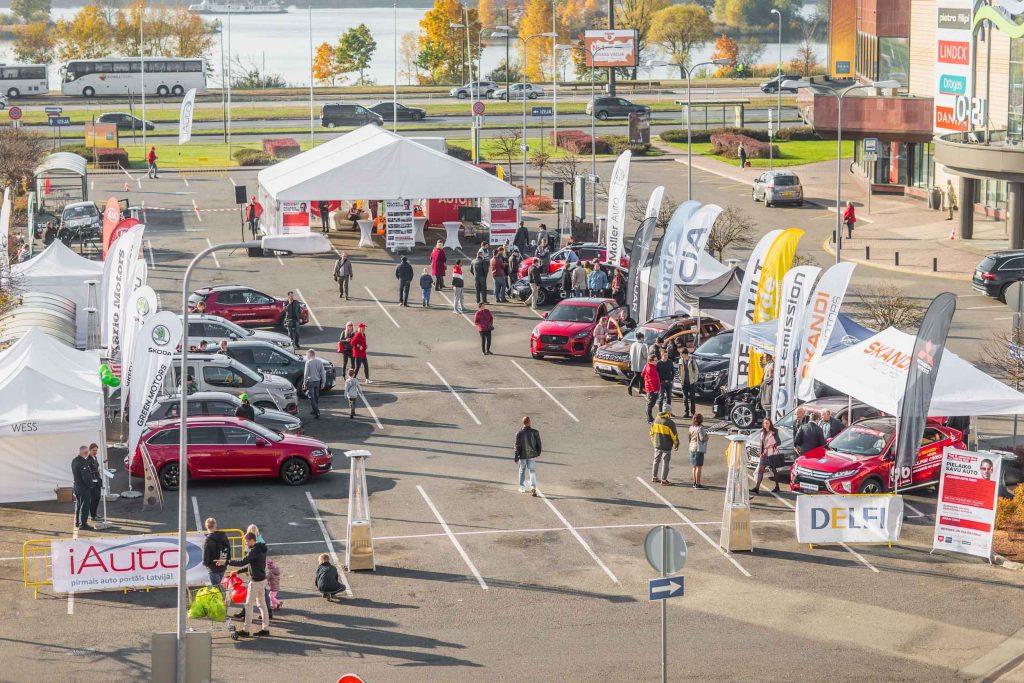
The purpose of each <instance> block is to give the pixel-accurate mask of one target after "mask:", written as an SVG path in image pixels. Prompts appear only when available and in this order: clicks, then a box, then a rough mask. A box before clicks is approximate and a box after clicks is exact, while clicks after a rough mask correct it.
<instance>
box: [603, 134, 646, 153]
mask: <svg viewBox="0 0 1024 683" xmlns="http://www.w3.org/2000/svg"><path fill="white" fill-rule="evenodd" d="M601 139H602V140H604V141H605V142H607V143H608V146H609V147H610V148H611V152H612V154H615V155H618V154H622V153H623V152H625V151H626V150H627V149H628V150H629V151H631V152H632V153H633V156H643V155H644V154H647V153H648V152H650V151H651V146H650V145H643V144H640V145H634V144H630V142H629V138H628V137H626V136H625V135H602V136H601Z"/></svg>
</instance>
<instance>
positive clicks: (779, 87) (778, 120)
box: [768, 7, 782, 145]
mask: <svg viewBox="0 0 1024 683" xmlns="http://www.w3.org/2000/svg"><path fill="white" fill-rule="evenodd" d="M772 14H775V15H777V16H778V17H779V73H778V78H776V79H775V85H776V87H775V92H776V94H777V95H778V106H777V107H776V109H775V125H776V126H778V127H779V129H781V128H782V12H780V11H779V10H777V9H775V8H774V7H773V8H772ZM768 137H769V140H768V144H769V145H770V144H771V142H772V141H771V139H770V138H771V126H768Z"/></svg>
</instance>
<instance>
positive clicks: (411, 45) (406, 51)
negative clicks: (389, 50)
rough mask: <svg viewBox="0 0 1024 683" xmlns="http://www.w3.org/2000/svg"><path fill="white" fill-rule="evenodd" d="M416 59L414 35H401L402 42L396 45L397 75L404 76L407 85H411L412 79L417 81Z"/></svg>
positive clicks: (417, 49) (416, 49) (416, 50)
mask: <svg viewBox="0 0 1024 683" xmlns="http://www.w3.org/2000/svg"><path fill="white" fill-rule="evenodd" d="M418 57H419V48H418V46H417V44H416V34H415V33H413V32H412V31H409V32H408V33H404V34H402V40H401V42H399V44H398V60H399V67H398V74H399V75H400V76H404V77H405V82H406V83H407V84H409V85H412V82H413V80H414V79H415V80H416V81H419V76H420V69H419V66H418V65H417V61H418V59H417V58H418Z"/></svg>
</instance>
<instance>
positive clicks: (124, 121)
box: [96, 113, 155, 130]
mask: <svg viewBox="0 0 1024 683" xmlns="http://www.w3.org/2000/svg"><path fill="white" fill-rule="evenodd" d="M96 123H116V124H117V129H118V130H142V128H143V125H145V128H146V130H153V129H154V128H155V126H154V125H153V123H152V122H150V121H143V120H142V119H140V118H139V117H137V116H132V115H131V114H122V113H110V114H100V115H99V117H98V118H97V119H96Z"/></svg>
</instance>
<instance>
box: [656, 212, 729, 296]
mask: <svg viewBox="0 0 1024 683" xmlns="http://www.w3.org/2000/svg"><path fill="white" fill-rule="evenodd" d="M721 213H722V207H720V206H717V205H715V204H705V205H704V206H702V207H700V208H699V209H697V210H696V211H694V212H693V215H692V216H691V217H690V219H689V220H688V221H687V223H686V225H685V226H684V227H683V234H682V235H681V237H680V240H679V244H678V245H677V247H676V253H677V254H678V256H679V258H678V259H677V260H676V267H675V269H674V270H673V271H672V288H671V292H672V297H671V298H670V299H669V310H668V315H671V314H673V313H675V312H676V311H675V303H676V297H675V290H676V286H677V285H683V286H686V285H693V284H697V277H698V276H699V275H700V255H701V254H702V253H703V252H704V248H705V247H706V246H707V244H708V237H710V236H711V229H712V228H713V227H715V221H716V220H718V216H719V214H721Z"/></svg>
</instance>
